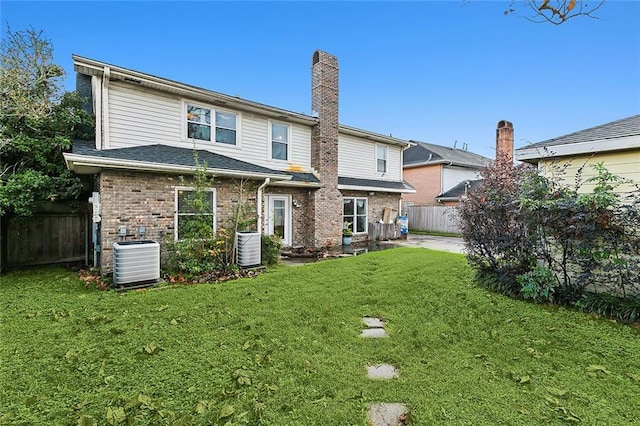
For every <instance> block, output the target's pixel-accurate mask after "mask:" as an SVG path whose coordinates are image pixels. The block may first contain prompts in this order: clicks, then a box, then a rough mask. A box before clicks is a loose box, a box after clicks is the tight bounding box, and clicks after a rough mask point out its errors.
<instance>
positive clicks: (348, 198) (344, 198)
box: [342, 197, 369, 235]
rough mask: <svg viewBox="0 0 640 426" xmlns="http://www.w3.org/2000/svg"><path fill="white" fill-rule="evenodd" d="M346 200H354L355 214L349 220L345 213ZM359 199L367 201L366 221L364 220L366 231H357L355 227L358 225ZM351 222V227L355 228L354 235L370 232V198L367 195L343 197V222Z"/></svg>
mask: <svg viewBox="0 0 640 426" xmlns="http://www.w3.org/2000/svg"><path fill="white" fill-rule="evenodd" d="M345 200H353V216H352V217H351V218H350V219H349V220H348V218H347V217H346V216H345V215H344V202H345ZM357 200H364V202H365V210H366V211H365V214H364V217H365V221H364V231H359V232H356V231H355V229H354V227H355V225H356V218H357V217H358V216H362V215H358V213H357V207H356V206H357ZM344 222H351V229H352V230H353V235H356V234H366V233H368V232H369V199H368V198H367V197H342V223H344Z"/></svg>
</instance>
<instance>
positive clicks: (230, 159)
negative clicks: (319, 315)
mask: <svg viewBox="0 0 640 426" xmlns="http://www.w3.org/2000/svg"><path fill="white" fill-rule="evenodd" d="M73 60H74V69H75V71H76V73H77V85H78V90H79V91H80V93H81V94H82V95H84V96H87V97H88V99H89V105H88V106H89V108H90V109H91V110H92V112H93V113H94V114H95V118H96V123H95V124H96V137H95V140H94V141H77V142H75V143H74V146H73V149H72V152H70V153H65V155H64V156H65V160H66V163H67V166H68V167H69V169H71V170H73V171H74V172H76V173H78V174H90V175H93V176H95V180H94V181H95V184H94V186H95V191H96V192H97V193H98V194H99V204H100V208H99V216H98V217H97V218H95V219H94V220H95V221H96V222H99V232H98V234H99V237H98V245H99V246H100V247H101V250H102V256H101V258H100V262H99V264H100V266H101V267H102V271H103V272H108V271H110V270H111V267H112V256H111V251H110V250H111V247H112V244H113V242H115V241H119V240H121V239H123V238H125V239H135V238H139V237H140V236H141V232H140V231H141V230H143V231H144V237H145V238H148V239H154V240H157V241H159V242H160V243H162V242H163V241H166V238H175V239H179V238H180V228H181V226H180V225H181V223H182V222H183V221H185V220H188V216H189V214H190V213H189V211H188V209H186V208H185V200H186V195H188V194H189V191H190V190H192V187H191V186H190V184H189V182H190V180H189V179H190V178H189V177H190V176H193V175H194V173H195V171H196V162H195V160H194V151H197V158H198V163H206V171H207V173H208V175H210V176H211V177H213V184H212V186H211V188H210V189H209V194H210V196H209V200H210V202H211V203H212V206H213V215H212V226H213V227H214V229H215V228H217V227H221V226H225V224H227V223H228V222H229V221H231V220H233V217H234V212H235V210H236V209H237V207H238V206H239V205H241V204H243V203H244V204H247V203H248V204H249V205H250V206H251V207H252V208H253V209H254V211H255V216H256V217H257V223H256V225H255V228H257V230H258V231H260V232H264V233H267V234H277V235H279V236H280V237H282V240H283V243H284V245H287V246H307V247H327V246H336V245H340V244H341V235H342V227H343V223H344V222H349V223H350V224H351V226H352V228H353V232H354V238H355V240H356V241H357V240H365V239H367V238H368V234H367V232H368V227H369V223H371V222H375V221H378V220H380V219H381V218H382V215H383V211H384V210H385V209H387V208H391V209H393V210H398V211H399V210H400V196H401V194H403V193H410V192H413V191H414V189H413V188H412V187H411V186H410V185H408V184H406V183H405V182H404V181H403V174H402V173H403V172H402V153H403V150H405V149H406V148H408V147H409V146H411V143H410V142H407V141H404V140H400V139H396V138H393V137H388V136H384V135H380V134H377V133H372V132H369V131H366V130H361V129H356V128H353V127H348V126H344V125H341V124H339V122H338V61H337V59H336V58H335V57H334V56H332V55H329V54H327V53H325V52H322V51H316V52H315V53H314V54H313V59H312V67H311V83H312V89H311V90H312V105H311V109H312V112H311V114H310V115H306V114H300V113H294V112H291V111H287V110H284V109H280V108H276V107H272V106H268V105H264V104H260V103H257V102H252V101H249V100H246V99H242V98H239V97H234V96H228V95H224V94H221V93H217V92H213V91H210V90H207V89H203V88H199V87H194V86H190V85H187V84H184V83H179V82H176V81H172V80H168V79H165V78H161V77H156V76H153V75H150V74H145V73H142V72H138V71H133V70H130V69H126V68H123V67H119V66H115V65H111V64H107V63H104V62H100V61H96V60H92V59H88V58H84V57H80V56H75V55H74V56H73ZM96 198H97V197H96ZM93 201H94V203H95V202H97V200H93ZM123 235H124V236H123Z"/></svg>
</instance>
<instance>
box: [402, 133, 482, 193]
mask: <svg viewBox="0 0 640 426" xmlns="http://www.w3.org/2000/svg"><path fill="white" fill-rule="evenodd" d="M492 161H493V160H491V159H489V158H486V157H483V156H481V155H478V154H474V153H473V152H469V151H466V150H464V149H456V148H449V147H445V146H440V145H435V144H431V143H425V142H416V145H415V146H412V147H411V148H409V149H407V150H406V151H405V153H404V161H403V167H404V179H405V180H406V181H407V182H408V183H409V184H410V185H411V186H413V187H414V188H415V189H416V192H415V193H407V194H403V196H402V201H403V202H404V205H405V206H410V205H442V204H445V205H451V204H456V205H457V204H458V201H459V198H458V197H456V196H454V195H453V193H452V192H451V190H452V189H453V188H457V187H458V186H459V185H460V184H462V183H465V182H467V181H475V180H477V179H479V178H480V170H481V169H482V168H483V167H485V166H487V165H489V164H490V163H491V162H492ZM462 189H464V187H462ZM458 192H460V194H464V191H457V192H456V194H457V193H458ZM460 194H458V195H460Z"/></svg>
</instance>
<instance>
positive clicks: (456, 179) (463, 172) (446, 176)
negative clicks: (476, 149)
mask: <svg viewBox="0 0 640 426" xmlns="http://www.w3.org/2000/svg"><path fill="white" fill-rule="evenodd" d="M476 179H480V170H475V169H469V168H466V167H456V166H445V167H443V168H442V188H441V189H440V192H441V193H442V192H446V191H448V190H450V189H451V188H453V187H454V186H456V185H457V184H459V183H460V182H464V181H466V180H476Z"/></svg>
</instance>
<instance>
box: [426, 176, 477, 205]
mask: <svg viewBox="0 0 640 426" xmlns="http://www.w3.org/2000/svg"><path fill="white" fill-rule="evenodd" d="M482 182H484V180H483V179H475V180H465V181H463V182H460V183H459V184H457V185H456V186H454V187H453V188H451V189H450V190H448V191H445V192H443V193H442V194H440V195H438V196H437V197H436V200H437V201H438V202H439V203H441V204H442V205H443V206H457V205H459V204H460V200H462V199H464V197H466V196H467V194H468V193H469V191H473V190H475V189H477V188H480V187H481V186H482Z"/></svg>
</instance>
